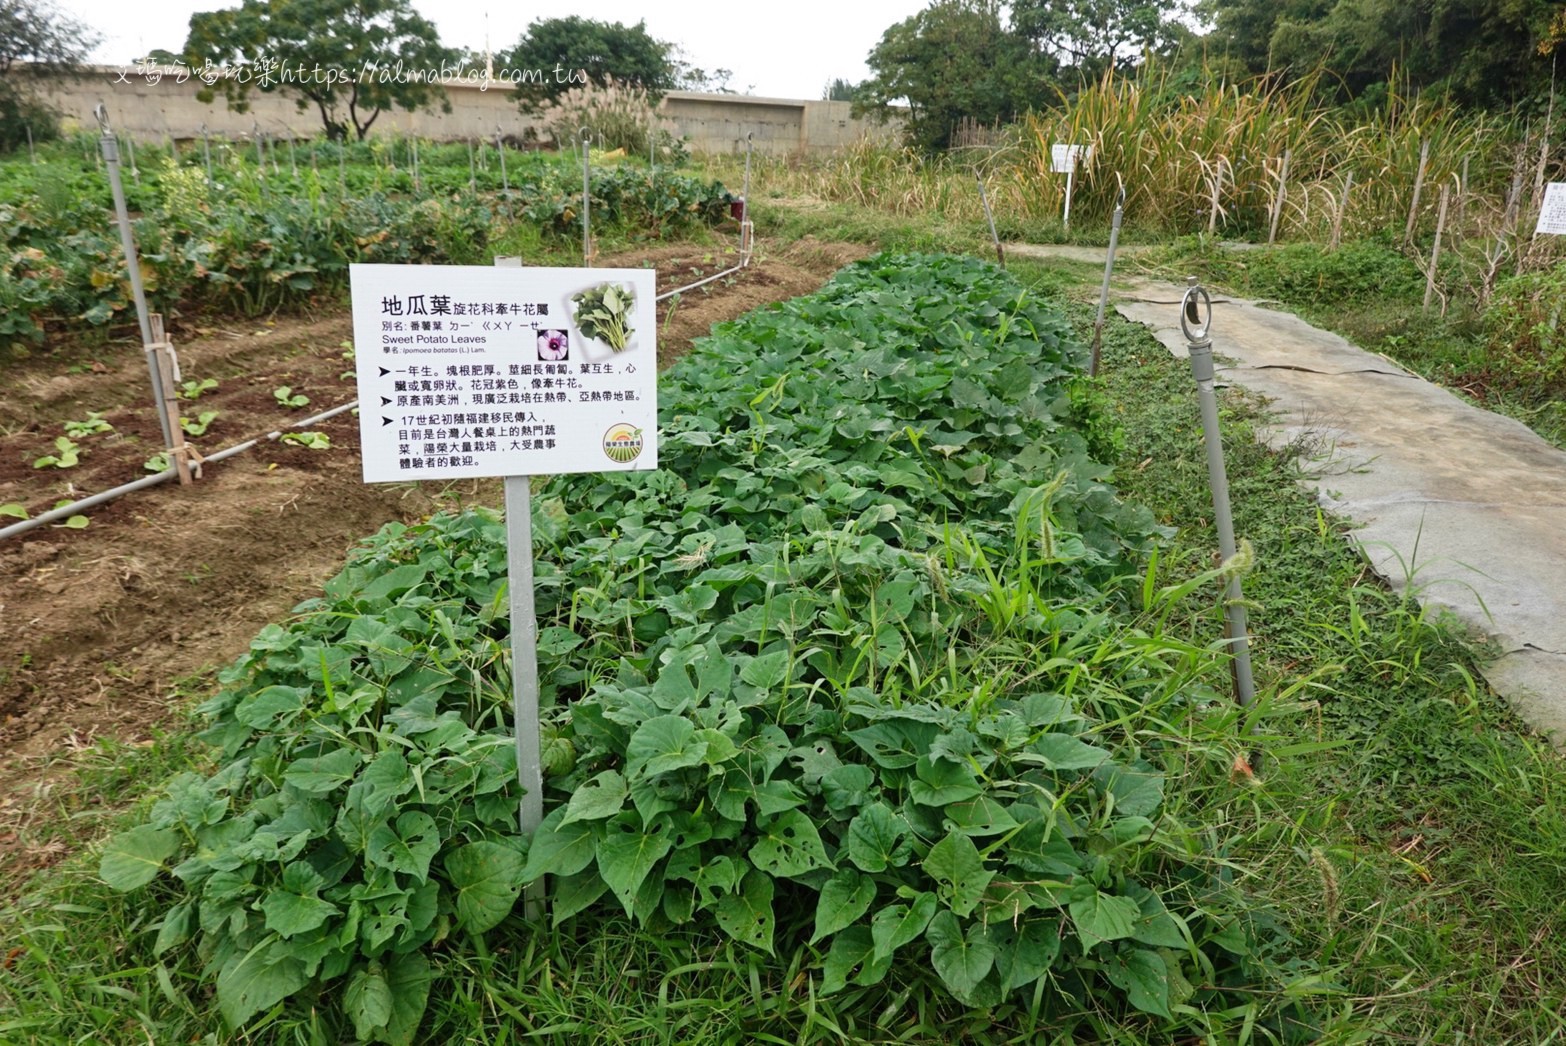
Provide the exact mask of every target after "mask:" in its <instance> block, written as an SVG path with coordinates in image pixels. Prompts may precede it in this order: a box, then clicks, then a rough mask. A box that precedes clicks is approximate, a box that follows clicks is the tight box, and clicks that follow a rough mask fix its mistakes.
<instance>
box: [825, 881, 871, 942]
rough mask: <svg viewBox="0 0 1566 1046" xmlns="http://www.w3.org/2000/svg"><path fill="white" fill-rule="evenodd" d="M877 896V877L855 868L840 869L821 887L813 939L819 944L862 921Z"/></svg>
mask: <svg viewBox="0 0 1566 1046" xmlns="http://www.w3.org/2000/svg"><path fill="white" fill-rule="evenodd" d="M874 900H875V880H874V879H871V878H870V877H868V876H865V875H861V874H860V873H859V872H856V871H855V870H854V869H852V868H843V869H840V870H839V871H838V872H837V874H835V875H833V876H832V878H830V879H828V880H827V883H826V885H825V886H823V887H822V888H821V897H820V899H819V900H818V901H817V902H816V929H815V932H814V933H812V934H811V935H810V943H811V944H815V943H816V942H817V941H819V940H821V939H822V938H823V937H828V936H830V935H832V934H834V933H836V932H837V931H839V930H841V929H844V928H845V927H848V926H852V925H853V924H854V923H856V922H858V921H859V919H860V917H861V916H863V915H864V914H865V912H868V911H869V910H870V904H871V902H872V901H874Z"/></svg>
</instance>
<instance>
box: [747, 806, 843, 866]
mask: <svg viewBox="0 0 1566 1046" xmlns="http://www.w3.org/2000/svg"><path fill="white" fill-rule="evenodd" d="M747 856H749V857H750V862H751V864H753V865H755V866H756V867H757V868H760V869H761V870H762V871H764V872H767V873H769V874H771V875H775V876H783V877H787V878H791V877H794V876H799V875H804V874H805V873H806V872H808V871H811V870H813V869H816V868H830V867H831V866H832V862H831V861H830V860H828V859H827V855H826V848H825V847H824V846H822V845H821V833H820V832H818V831H816V826H815V825H814V824H813V823H812V822H811V820H810V818H808V817H806V816H805V815H804V814H803V813H801V812H800V811H798V810H790V811H788V812H787V813H783V814H779V815H778V816H777V817H775V818H773V819H772V820H771V821H769V822H767V823H766V824H765V825H763V826H761V838H759V839H758V840H756V844H755V845H754V846H752V847H751V848H750V853H749V854H748V855H747Z"/></svg>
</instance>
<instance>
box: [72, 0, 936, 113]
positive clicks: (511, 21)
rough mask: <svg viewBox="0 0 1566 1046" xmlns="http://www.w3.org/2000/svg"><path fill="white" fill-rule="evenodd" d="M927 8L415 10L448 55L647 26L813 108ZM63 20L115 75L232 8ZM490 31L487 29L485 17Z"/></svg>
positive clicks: (885, 1) (741, 82)
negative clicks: (450, 50)
mask: <svg viewBox="0 0 1566 1046" xmlns="http://www.w3.org/2000/svg"><path fill="white" fill-rule="evenodd" d="M926 2H927V0H870V2H868V3H855V2H853V0H849V2H847V3H844V2H842V0H792V2H791V3H787V4H781V5H779V6H777V7H770V6H769V7H766V8H763V9H761V10H764V11H765V12H766V13H765V14H761V13H760V12H759V11H758V9H757V8H755V7H749V8H747V7H745V6H742V5H737V4H733V3H723V4H719V3H711V2H706V0H683V2H670V0H641V2H633V0H574V2H572V3H566V2H564V0H555V2H553V3H543V4H518V3H496V4H494V5H493V6H488V5H486V4H484V3H481V2H474V0H445V2H444V3H441V2H437V0H413V6H414V7H415V8H416V9H418V11H419V12H420V13H421V14H423V15H424V16H425V17H426V18H429V19H430V20H432V21H433V22H434V23H435V25H436V26H437V27H438V28H439V29H440V36H441V42H442V43H445V44H447V45H449V46H453V47H472V48H475V49H481V48H483V46H484V36H485V31H486V25H487V29H488V34H489V41H490V45H491V47H493V48H494V49H495V50H500V49H502V48H507V47H510V46H511V45H513V44H515V43H516V41H517V40H518V38H520V37H521V35H522V32H523V30H525V29H526V28H527V25H528V23H529V22H531V21H532V20H533V19H535V18H553V17H564V16H566V15H571V14H578V15H581V16H583V17H584V18H595V19H599V20H601V21H607V22H624V23H626V24H628V25H634V24H635V23H636V22H638V21H642V20H645V21H646V22H647V31H648V32H649V33H651V34H652V35H653V36H654V37H656V38H657V39H659V40H668V41H670V42H671V43H675V44H678V45H680V46H681V47H682V48H683V49H684V51H685V53H686V57H687V60H688V61H689V62H691V63H692V64H693V65H696V66H699V67H700V68H703V69H707V70H709V71H710V70H712V69H714V68H725V69H732V70H734V78H733V80H731V81H730V86H731V87H733V88H735V89H736V90H740V91H746V90H749V92H750V93H752V94H759V95H768V96H772V97H777V98H819V97H821V92H822V90H823V89H824V88H825V87H826V84H827V82H828V81H829V80H831V79H832V78H834V77H842V78H843V79H845V80H854V81H858V80H863V79H864V78H865V77H867V76H869V75H870V72H869V70H868V69H867V68H866V67H865V56H866V55H867V54H869V53H870V49H871V48H873V47H874V46H875V45H876V43H877V41H879V40H880V39H881V34H882V33H883V32H884V31H885V30H886V28H887V27H888V26H890V25H892V24H893V23H895V22H899V21H902V20H903V19H904V18H907V17H908V16H909V15H912V14H914V13H915V12H916V11H919V10H920V9H922V8H923V7H924V6H925V5H926ZM57 3H58V5H59V7H60V9H61V10H63V11H66V12H68V13H70V14H72V15H74V16H75V17H76V18H78V19H80V20H81V21H83V22H85V23H87V24H88V25H90V26H92V27H94V28H95V29H96V30H97V31H98V32H99V33H100V34H102V36H103V38H104V42H103V44H102V45H101V46H99V47H98V49H97V50H96V51H94V52H93V54H92V60H93V61H95V62H99V63H103V64H105V65H118V64H121V63H126V62H130V61H132V60H134V59H135V58H137V57H139V56H141V55H143V54H146V53H147V52H148V51H151V50H153V49H154V48H160V47H161V48H164V49H166V50H169V51H176V52H177V51H179V50H180V48H181V47H182V46H183V45H184V43H185V33H186V30H187V29H188V28H189V25H190V16H191V13H192V12H194V11H198V10H202V11H210V10H218V9H221V8H223V7H237V6H238V3H237V0H235V2H231V3H223V2H221V0H205V2H203V0H183V2H182V0H57ZM487 6H488V10H487V22H486V7H487Z"/></svg>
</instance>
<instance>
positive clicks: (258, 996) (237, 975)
mask: <svg viewBox="0 0 1566 1046" xmlns="http://www.w3.org/2000/svg"><path fill="white" fill-rule="evenodd" d="M309 980H310V978H309V977H308V976H307V975H306V973H305V964H304V963H303V962H301V961H300V960H299V959H296V958H294V957H293V956H292V955H290V954H289V949H288V946H287V945H286V944H284V943H283V942H282V941H281V940H279V939H278V938H276V937H267V938H265V939H264V940H262V941H261V943H260V944H257V945H256V946H255V947H253V948H251V949H250V950H249V951H247V952H244V953H242V954H236V955H235V956H234V957H233V958H232V959H230V960H229V961H228V963H227V964H225V965H224V967H223V969H222V970H221V971H220V972H219V973H218V978H217V1000H218V1008H219V1009H220V1010H222V1011H223V1018H224V1020H226V1021H228V1023H229V1026H230V1027H233V1028H238V1027H241V1026H242V1025H243V1024H244V1023H245V1022H246V1021H248V1020H249V1019H250V1018H251V1017H254V1016H255V1015H256V1014H258V1013H260V1012H261V1011H262V1010H267V1009H271V1008H272V1007H273V1006H275V1005H276V1004H277V1003H279V1002H282V1001H283V1000H284V999H286V998H288V997H289V996H290V995H292V994H293V993H294V992H296V991H298V990H299V989H300V988H303V987H304V986H305V985H306V984H307V983H309Z"/></svg>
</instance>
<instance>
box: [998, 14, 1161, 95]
mask: <svg viewBox="0 0 1566 1046" xmlns="http://www.w3.org/2000/svg"><path fill="white" fill-rule="evenodd" d="M1183 9H1184V4H1183V3H1181V0H1015V2H1014V3H1013V4H1012V21H1013V24H1014V25H1015V26H1016V29H1017V32H1019V33H1021V34H1022V35H1023V36H1024V37H1026V38H1027V39H1028V40H1029V41H1031V42H1032V43H1033V44H1034V46H1035V47H1037V48H1038V49H1039V50H1041V51H1043V52H1045V53H1048V54H1053V55H1055V56H1056V57H1057V58H1059V59H1060V60H1061V62H1062V64H1064V65H1068V66H1073V67H1075V68H1076V70H1077V72H1078V74H1079V75H1080V76H1081V77H1082V79H1084V80H1097V79H1098V78H1100V77H1101V76H1103V74H1104V73H1105V72H1106V71H1107V70H1110V69H1116V68H1122V67H1124V66H1127V65H1131V64H1134V63H1135V62H1136V61H1137V60H1138V59H1139V58H1140V57H1141V55H1142V54H1143V52H1145V51H1150V50H1151V51H1163V50H1166V49H1168V47H1169V46H1170V45H1171V44H1173V43H1174V42H1175V41H1176V40H1177V39H1178V38H1179V37H1180V35H1182V31H1181V27H1180V25H1179V23H1178V22H1177V21H1176V20H1175V15H1176V13H1178V12H1179V11H1181V10H1183Z"/></svg>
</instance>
